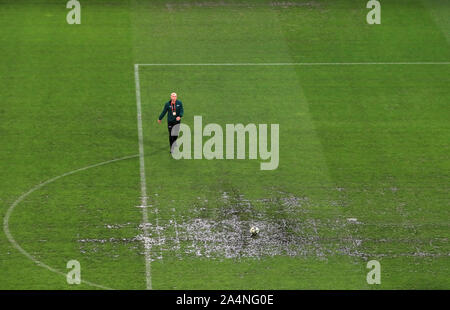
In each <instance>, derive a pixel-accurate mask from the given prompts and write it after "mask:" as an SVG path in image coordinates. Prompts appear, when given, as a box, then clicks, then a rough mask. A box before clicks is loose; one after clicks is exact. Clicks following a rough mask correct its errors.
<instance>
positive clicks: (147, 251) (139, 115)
mask: <svg viewBox="0 0 450 310" xmlns="http://www.w3.org/2000/svg"><path fill="white" fill-rule="evenodd" d="M134 81H135V84H136V107H137V127H138V140H139V173H140V178H141V207H142V222H143V223H142V230H143V232H144V238H143V239H144V240H143V241H144V252H145V274H146V283H147V286H146V287H147V289H148V290H151V289H152V274H151V257H150V246H151V243H150V242H148V240H149V234H148V225H147V224H148V212H147V207H148V204H147V200H148V196H147V182H146V176H145V159H144V157H145V155H144V132H143V128H142V107H141V86H140V81H139V65H134Z"/></svg>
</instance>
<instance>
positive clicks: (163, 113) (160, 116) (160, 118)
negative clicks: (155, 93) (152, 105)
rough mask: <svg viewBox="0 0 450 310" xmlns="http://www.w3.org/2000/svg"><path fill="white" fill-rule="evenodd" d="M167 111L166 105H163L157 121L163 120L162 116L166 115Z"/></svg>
mask: <svg viewBox="0 0 450 310" xmlns="http://www.w3.org/2000/svg"><path fill="white" fill-rule="evenodd" d="M167 110H168V106H167V104H165V105H164V109H163V110H162V112H161V114H160V115H159V118H158V120H162V119H163V117H164V115H166V113H167Z"/></svg>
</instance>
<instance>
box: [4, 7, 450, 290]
mask: <svg viewBox="0 0 450 310" xmlns="http://www.w3.org/2000/svg"><path fill="white" fill-rule="evenodd" d="M380 2H381V24H380V25H369V24H367V22H366V15H367V13H368V12H369V9H367V8H366V3H367V1H353V0H335V1H331V0H330V1H325V0H312V1H306V0H305V1H303V0H293V1H265V0H260V1H256V0H241V1H238V0H236V1H202V0H167V1H162V0H161V1H144V0H123V1H119V0H89V1H86V0H84V1H83V0H80V3H81V24H79V25H69V24H67V22H66V15H67V13H68V12H69V10H68V9H67V8H66V3H67V1H65V0H39V1H25V0H0V16H1V17H0V215H1V218H2V226H3V229H2V233H1V234H0V289H102V288H113V289H146V288H148V284H147V283H149V282H150V283H151V288H153V289H449V288H450V280H449V274H450V270H449V269H450V261H449V256H450V246H449V243H448V238H449V232H450V229H449V226H450V221H449V219H450V214H449V171H450V169H449V168H450V165H449V158H448V154H449V138H450V134H449V129H450V127H449V120H450V115H449V109H448V104H449V98H450V87H449V85H450V65H449V64H448V62H449V61H450V49H449V47H450V24H449V22H448V21H449V20H450V19H449V17H450V4H449V3H447V2H445V1H440V0H408V1H406V0H391V1H383V0H381V1H380ZM429 62H433V63H434V64H428V63H429ZM212 63H214V64H229V65H222V66H199V65H189V66H149V65H142V66H139V67H138V69H139V70H138V77H139V85H140V92H139V95H140V99H141V101H140V103H141V107H142V124H143V151H144V154H145V156H144V160H145V171H144V172H145V180H146V191H147V195H148V208H147V209H146V210H147V213H148V214H147V215H148V221H147V222H146V223H143V212H144V210H143V208H142V207H141V178H140V177H141V175H140V161H139V143H138V126H137V113H136V112H137V110H136V103H137V102H136V100H137V99H136V80H135V73H136V72H135V64H212ZM245 63H247V64H248V63H253V64H268V63H272V64H273V63H303V64H307V63H328V64H329V65H314V66H306V65H271V66H261V65H258V66H244V65H236V64H245ZM336 63H359V64H353V65H336ZM367 63H379V64H370V65H369V64H367ZM380 63H383V64H380ZM387 63H390V64H387ZM172 91H176V92H177V93H178V95H179V99H181V100H182V101H183V104H184V109H185V117H184V118H183V123H185V124H188V125H190V126H191V128H192V127H193V117H194V116H195V115H199V116H202V118H203V123H204V125H205V124H208V123H216V124H219V125H221V126H225V124H237V123H242V124H249V123H254V124H279V128H280V146H279V154H280V156H279V166H278V169H276V170H271V171H263V170H260V169H259V164H260V160H249V159H246V160H204V159H203V160H174V159H172V158H171V157H170V155H169V152H168V141H167V140H168V139H167V128H166V125H165V119H164V120H163V124H161V125H158V124H157V122H156V120H157V117H158V115H159V113H160V111H161V109H162V106H163V103H164V102H165V101H167V100H168V98H169V94H170V93H171V92H172ZM205 140H206V138H204V141H205ZM116 159H117V160H116ZM112 160H114V161H112ZM110 161H111V162H110ZM97 164H99V165H97ZM83 168H86V169H83ZM78 169H80V170H79V171H77V170H78ZM58 177H59V178H58ZM52 178H56V179H52ZM47 180H50V181H51V182H48V183H45V184H42V182H45V181H47ZM24 194H25V196H22V195H24ZM352 218H354V219H357V220H356V221H351V220H349V219H352ZM252 224H256V225H257V226H258V227H259V228H260V229H261V231H260V234H259V236H258V237H257V238H252V237H250V235H249V228H250V225H252ZM144 228H146V229H147V231H148V236H145V235H144V233H143V232H144ZM146 252H147V253H148V255H145V253H146ZM69 260H77V261H79V262H80V265H81V279H82V281H83V282H82V283H81V284H80V285H69V284H68V283H67V281H66V276H65V274H66V273H67V272H68V271H69V269H67V267H66V264H67V262H68V261H69ZM370 260H378V261H379V262H380V264H381V284H379V285H369V284H368V283H367V281H366V275H367V273H368V272H369V269H367V267H366V264H367V262H368V261H370ZM146 264H148V266H149V267H150V268H149V270H146Z"/></svg>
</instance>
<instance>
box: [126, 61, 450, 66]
mask: <svg viewBox="0 0 450 310" xmlns="http://www.w3.org/2000/svg"><path fill="white" fill-rule="evenodd" d="M355 65H360V66H363V65H450V62H267V63H178V64H177V63H153V64H135V66H137V67H139V66H355Z"/></svg>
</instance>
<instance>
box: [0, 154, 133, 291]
mask: <svg viewBox="0 0 450 310" xmlns="http://www.w3.org/2000/svg"><path fill="white" fill-rule="evenodd" d="M137 156H138V155H131V156H125V157H121V158H117V159H112V160H108V161H105V162H102V163H98V164H94V165H90V166H87V167H84V168H80V169H76V170H73V171H70V172H67V173H64V174H62V175H60V176H57V177H54V178H52V179H49V180H47V181H45V182H42V183H40V184H38V185H36V186H35V187H33V188H32V189H30V190H29V191H28V192H26V193H24V194H22V196H20V197H19V198H17V199H16V201H14V203H13V204H12V205H11V206H10V207H9V209H8V210H7V211H6V215H5V217H4V218H3V231H4V232H5V235H6V238H7V239H8V241H9V242H10V243H11V244H12V245H13V246H14V247H15V248H16V249H17V250H18V251H19V252H20V253H22V254H23V255H25V256H26V257H27V258H28V259H30V260H32V261H33V262H34V263H35V264H36V265H38V266H40V267H43V268H46V269H47V270H50V271H51V272H54V273H57V274H59V275H62V276H64V277H66V276H67V274H66V273H63V272H61V271H59V270H57V269H55V268H53V267H50V266H49V265H46V264H44V263H43V262H41V261H39V260H37V259H36V258H34V257H33V256H32V255H31V254H29V253H28V252H27V251H25V250H24V249H23V248H22V247H21V246H20V245H19V244H18V243H17V241H16V240H15V239H14V237H13V236H12V234H11V232H10V230H9V218H10V217H11V214H12V212H13V211H14V208H15V207H17V205H18V204H19V203H21V202H22V201H23V200H24V199H25V198H26V197H28V196H29V195H31V194H32V193H34V192H35V191H37V190H39V189H41V188H42V187H44V186H46V185H47V184H50V183H52V182H55V181H56V180H58V179H61V178H63V177H66V176H69V175H72V174H75V173H77V172H81V171H84V170H88V169H91V168H95V167H99V166H103V165H107V164H111V163H114V162H117V161H121V160H125V159H130V158H135V157H137ZM81 282H82V283H84V284H87V285H90V286H94V287H98V288H101V289H107V290H111V288H109V287H106V286H103V285H99V284H96V283H92V282H89V281H86V280H81Z"/></svg>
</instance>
